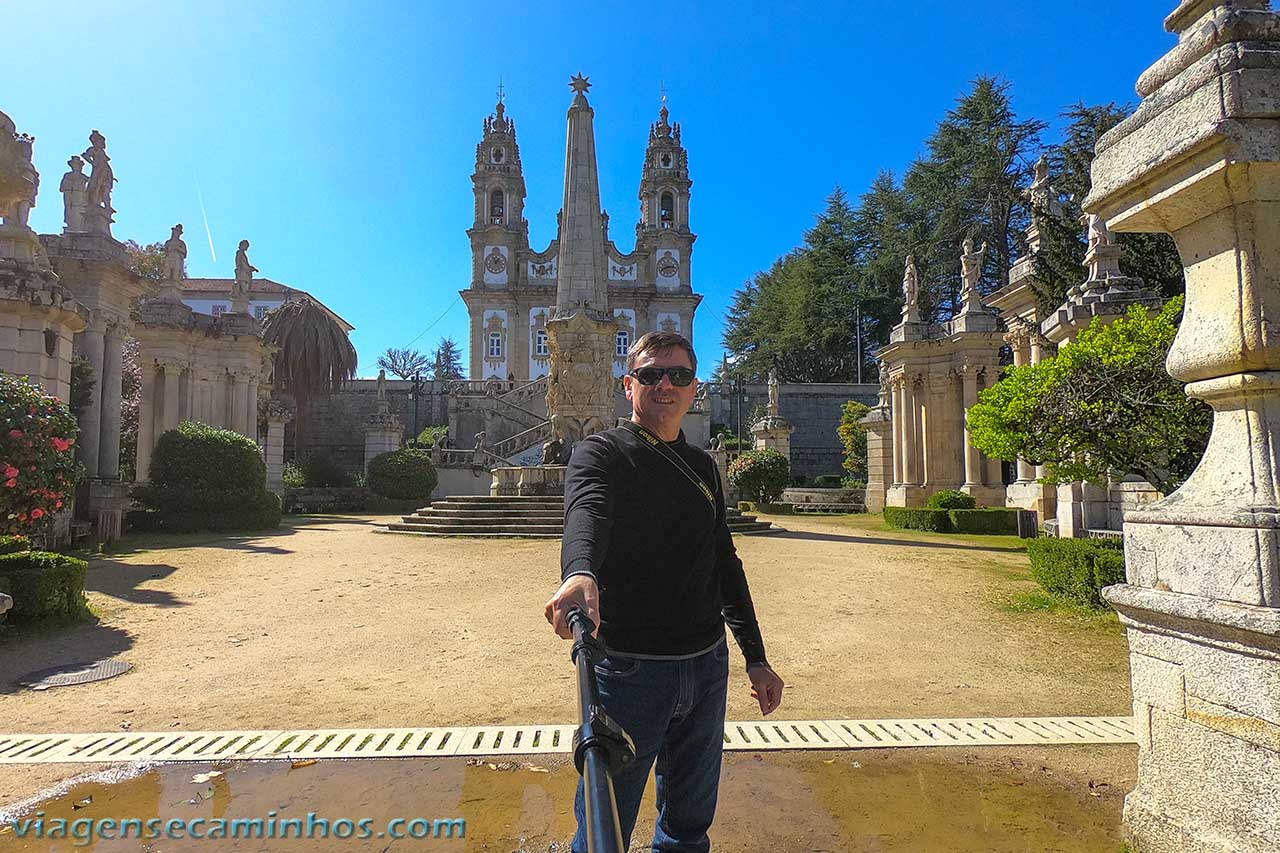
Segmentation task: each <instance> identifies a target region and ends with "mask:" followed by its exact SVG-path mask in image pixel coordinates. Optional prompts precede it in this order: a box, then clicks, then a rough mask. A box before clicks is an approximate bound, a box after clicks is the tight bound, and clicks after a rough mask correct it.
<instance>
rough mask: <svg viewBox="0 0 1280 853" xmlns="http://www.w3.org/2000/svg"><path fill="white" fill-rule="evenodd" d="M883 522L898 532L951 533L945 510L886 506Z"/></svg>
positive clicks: (949, 521) (949, 520)
mask: <svg viewBox="0 0 1280 853" xmlns="http://www.w3.org/2000/svg"><path fill="white" fill-rule="evenodd" d="M884 521H885V524H887V525H889V526H890V527H896V528H898V529H899V530H926V531H929V532H930V533H949V532H951V519H950V518H948V517H947V511H946V510H945V509H926V508H923V507H907V506H887V507H885V508H884Z"/></svg>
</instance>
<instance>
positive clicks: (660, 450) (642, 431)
mask: <svg viewBox="0 0 1280 853" xmlns="http://www.w3.org/2000/svg"><path fill="white" fill-rule="evenodd" d="M620 426H621V428H622V429H624V430H626V431H627V432H629V433H631V434H632V435H634V436H636V437H637V438H639V439H640V442H641V443H642V444H644V445H646V446H647V447H649V448H650V449H651V450H653V452H654V453H656V454H658V455H659V456H661V457H662V458H663V459H665V460H667V461H668V462H670V463H671V464H672V465H674V466H675V467H676V469H677V470H678V471H679V472H680V473H681V474H684V476H685V478H686V479H687V480H688V481H689V482H690V483H692V484H693V486H694V488H696V489H697V490H698V491H699V492H700V493H701V494H702V496H703V497H704V498H706V499H707V502H708V503H709V504H711V509H712V510H713V511H714V510H715V506H716V496H715V494H713V493H712V491H711V489H710V488H709V487H708V486H707V483H706V481H705V480H703V479H702V478H701V477H699V476H698V474H697V472H696V471H694V470H693V469H692V468H690V467H689V463H688V462H685V461H684V460H683V459H681V458H680V454H678V453H676V452H675V451H674V450H672V449H671V448H670V446H668V445H667V443H666V442H665V441H663V440H662V439H660V438H658V437H657V436H656V435H654V434H653V433H652V432H650V431H649V430H648V429H646V428H645V427H643V426H641V425H640V424H638V423H636V422H635V421H623V422H622V424H620Z"/></svg>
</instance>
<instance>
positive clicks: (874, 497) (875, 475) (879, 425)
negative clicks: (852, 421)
mask: <svg viewBox="0 0 1280 853" xmlns="http://www.w3.org/2000/svg"><path fill="white" fill-rule="evenodd" d="M880 399H881V401H882V403H883V402H884V397H883V396H881V398H880ZM859 423H861V424H862V426H863V428H864V429H866V431H867V491H866V496H865V503H866V507H867V512H872V513H877V512H884V507H885V496H886V492H887V488H888V485H889V480H891V479H892V478H893V477H894V470H893V469H894V460H895V458H896V454H895V448H894V446H893V439H892V433H893V432H894V430H893V423H892V420H891V416H890V414H889V411H888V409H887V407H885V406H884V405H881V406H879V407H877V408H874V409H872V410H871V412H870V413H869V414H868V415H867V416H866V417H865V418H863V419H862V420H861V421H859Z"/></svg>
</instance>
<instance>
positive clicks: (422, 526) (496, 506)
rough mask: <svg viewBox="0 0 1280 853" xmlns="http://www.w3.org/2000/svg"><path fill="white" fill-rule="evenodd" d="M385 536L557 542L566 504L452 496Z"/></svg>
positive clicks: (734, 519)
mask: <svg viewBox="0 0 1280 853" xmlns="http://www.w3.org/2000/svg"><path fill="white" fill-rule="evenodd" d="M728 521H729V530H730V531H731V532H732V533H734V534H738V535H752V534H754V535H761V534H769V533H781V532H782V530H781V528H777V527H774V526H773V522H770V521H761V520H760V519H758V518H756V517H755V516H754V515H743V514H742V513H741V512H739V511H738V510H737V509H734V508H730V509H729V510H728ZM379 532H383V531H379ZM385 532H387V533H405V534H409V535H414V536H475V537H479V538H486V539H487V538H528V539H559V538H560V537H561V536H562V535H563V534H564V498H563V497H561V496H559V495H547V496H545V497H543V496H538V497H532V496H530V497H523V496H522V497H516V496H509V497H508V496H492V495H456V496H452V497H447V498H445V499H444V500H439V501H435V502H434V503H432V504H430V505H429V506H426V507H423V508H422V509H420V510H418V511H417V512H415V513H414V514H413V515H406V516H404V517H403V519H402V520H401V521H397V522H392V523H390V524H388V525H387V529H386V531H385Z"/></svg>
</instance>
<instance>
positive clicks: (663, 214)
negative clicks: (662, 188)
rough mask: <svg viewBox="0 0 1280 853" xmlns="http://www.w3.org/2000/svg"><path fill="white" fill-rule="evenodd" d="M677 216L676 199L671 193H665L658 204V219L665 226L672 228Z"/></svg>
mask: <svg viewBox="0 0 1280 853" xmlns="http://www.w3.org/2000/svg"><path fill="white" fill-rule="evenodd" d="M675 217H676V200H675V198H674V197H673V196H672V195H671V193H663V194H662V201H661V202H660V203H659V205H658V221H659V222H661V223H662V227H663V228H670V227H671V224H672V222H674V221H675Z"/></svg>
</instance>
